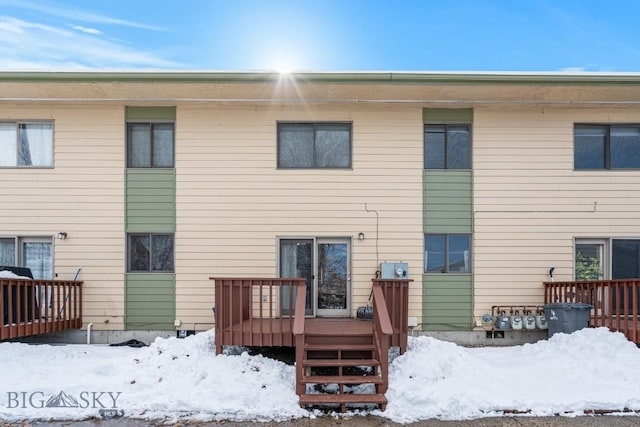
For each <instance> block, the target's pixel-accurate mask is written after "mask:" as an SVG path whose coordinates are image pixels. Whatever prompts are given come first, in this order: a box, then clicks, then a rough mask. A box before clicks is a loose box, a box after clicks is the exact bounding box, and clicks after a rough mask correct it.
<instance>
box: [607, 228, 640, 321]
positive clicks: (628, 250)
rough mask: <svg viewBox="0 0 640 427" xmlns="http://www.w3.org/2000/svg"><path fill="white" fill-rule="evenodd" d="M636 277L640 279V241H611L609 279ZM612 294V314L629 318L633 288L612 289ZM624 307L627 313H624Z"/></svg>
mask: <svg viewBox="0 0 640 427" xmlns="http://www.w3.org/2000/svg"><path fill="white" fill-rule="evenodd" d="M637 277H640V240H636V239H613V240H612V242H611V278H612V279H613V280H617V279H620V280H622V279H635V278H637ZM612 294H613V295H612V299H613V301H614V304H613V310H612V311H613V314H617V315H625V314H626V315H629V316H630V315H631V314H632V313H631V312H632V309H633V287H632V286H630V285H629V286H624V287H620V288H617V289H615V288H614V289H612ZM625 294H626V295H625ZM625 299H626V301H625ZM636 304H638V305H639V306H640V295H638V296H637V301H636ZM625 306H626V307H627V310H626V311H628V312H626V313H625Z"/></svg>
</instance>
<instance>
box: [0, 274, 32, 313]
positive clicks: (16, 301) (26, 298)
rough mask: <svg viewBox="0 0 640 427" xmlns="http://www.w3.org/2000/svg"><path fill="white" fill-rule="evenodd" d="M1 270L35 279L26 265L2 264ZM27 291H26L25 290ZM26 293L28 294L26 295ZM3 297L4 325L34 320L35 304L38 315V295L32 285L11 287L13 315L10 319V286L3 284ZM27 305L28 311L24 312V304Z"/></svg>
mask: <svg viewBox="0 0 640 427" xmlns="http://www.w3.org/2000/svg"><path fill="white" fill-rule="evenodd" d="M0 271H10V272H12V273H13V274H16V275H18V276H22V277H28V278H30V279H33V275H32V274H31V270H30V269H29V268H26V267H14V266H0ZM25 291H26V292H25ZM25 293H26V295H25ZM2 299H3V301H4V302H3V305H4V307H3V311H4V316H3V319H1V320H2V324H3V325H8V324H9V323H23V322H28V321H32V320H33V319H34V313H33V308H34V306H35V309H36V313H35V317H37V316H38V306H37V301H36V296H35V294H34V292H33V288H32V287H26V289H25V288H24V287H20V288H19V289H18V288H15V287H13V288H11V312H12V314H13V315H12V316H11V319H9V287H7V286H3V290H2ZM25 304H26V305H27V312H26V313H25V312H24V305H25ZM18 307H20V308H21V310H20V318H19V319H18Z"/></svg>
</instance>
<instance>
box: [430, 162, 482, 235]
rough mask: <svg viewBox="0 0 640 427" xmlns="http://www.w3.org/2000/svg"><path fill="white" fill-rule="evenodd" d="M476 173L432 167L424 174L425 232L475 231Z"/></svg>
mask: <svg viewBox="0 0 640 427" xmlns="http://www.w3.org/2000/svg"><path fill="white" fill-rule="evenodd" d="M472 180H473V173H472V172H471V171H466V170H465V171H457V170H452V169H447V170H431V169H427V170H425V171H424V175H423V187H422V188H423V191H424V194H423V200H424V203H423V227H424V230H423V231H424V232H425V233H472V232H473V191H472V188H473V183H472Z"/></svg>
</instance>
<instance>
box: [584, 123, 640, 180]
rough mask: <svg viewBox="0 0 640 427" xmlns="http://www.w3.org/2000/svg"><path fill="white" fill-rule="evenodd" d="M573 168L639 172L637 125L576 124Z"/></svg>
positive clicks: (639, 133)
mask: <svg viewBox="0 0 640 427" xmlns="http://www.w3.org/2000/svg"><path fill="white" fill-rule="evenodd" d="M574 168H575V169H581V170H584V169H591V170H599V169H640V125H576V126H575V129H574Z"/></svg>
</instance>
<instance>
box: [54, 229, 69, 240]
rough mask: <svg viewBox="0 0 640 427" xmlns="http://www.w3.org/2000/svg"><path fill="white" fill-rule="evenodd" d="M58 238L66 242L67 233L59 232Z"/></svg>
mask: <svg viewBox="0 0 640 427" xmlns="http://www.w3.org/2000/svg"><path fill="white" fill-rule="evenodd" d="M56 237H57V238H58V240H65V239H66V238H67V233H65V232H64V231H60V232H58V234H56Z"/></svg>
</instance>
